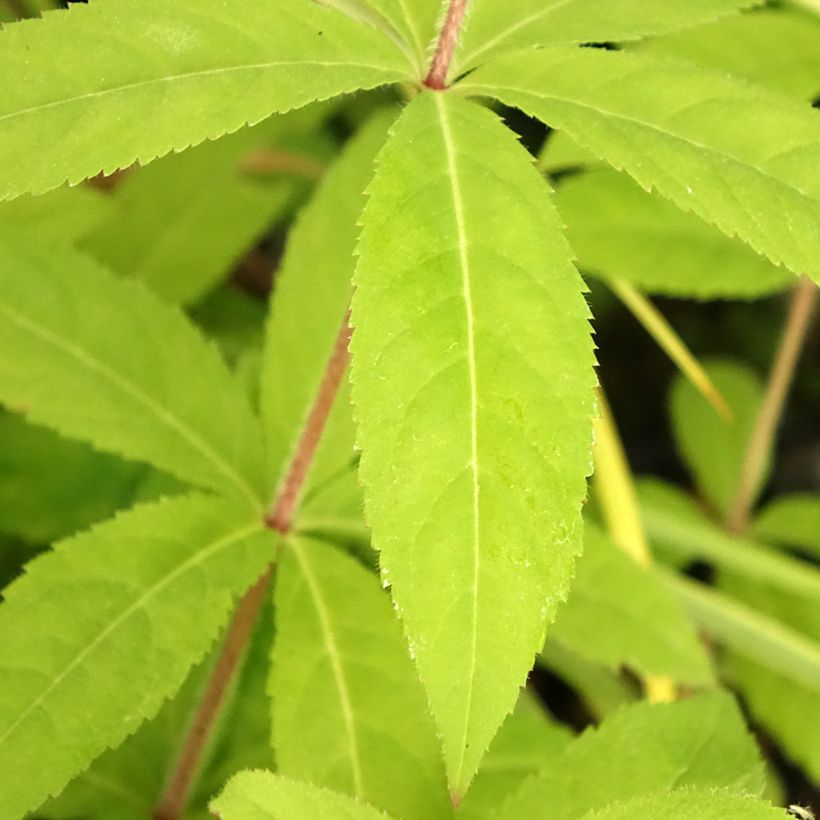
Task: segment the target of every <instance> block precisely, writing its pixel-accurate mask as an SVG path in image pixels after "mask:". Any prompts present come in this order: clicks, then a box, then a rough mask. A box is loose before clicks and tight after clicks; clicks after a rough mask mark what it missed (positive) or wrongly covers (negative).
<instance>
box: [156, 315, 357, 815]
mask: <svg viewBox="0 0 820 820" xmlns="http://www.w3.org/2000/svg"><path fill="white" fill-rule="evenodd" d="M349 317H350V311H348V312H347V314H346V315H345V319H344V322H343V324H342V327H341V329H340V331H339V335H338V336H337V338H336V344H335V346H334V348H333V352H332V353H331V356H330V359H329V360H328V363H327V366H326V368H325V373H324V376H323V377H322V382H321V384H320V385H319V390H318V392H317V393H316V398H315V400H314V402H313V407H311V410H310V414H309V415H308V419H307V422H306V423H305V426H304V428H303V429H302V434H301V436H300V438H299V443H298V444H297V446H296V453H295V454H294V456H293V460H292V461H291V463H290V466H289V468H288V471H287V474H286V476H285V480H284V483H283V484H282V487H281V489H280V491H279V493H278V495H277V498H276V501H275V503H274V505H273V507H272V509H271V511H270V512H269V513H268V515H266V516H265V525H266V526H267V527H270V528H271V529H274V530H276V531H277V532H278V533H280V534H281V535H286V534H287V533H288V532H290V529H291V526H292V525H293V516H294V513H295V512H296V509H297V507H298V504H299V497H300V495H301V492H302V487H303V485H304V483H305V479H306V478H307V474H308V470H309V469H310V465H311V462H312V461H313V457H314V455H315V454H316V448H317V446H318V444H319V439H320V438H321V436H322V431H323V430H324V428H325V425H326V423H327V419H328V416H329V415H330V410H331V408H332V407H333V402H334V399H335V398H336V393H337V392H338V390H339V385H340V384H341V382H342V377H343V376H344V372H345V368H346V367H347V362H348V359H349V353H348V344H349V343H350V334H351V330H350V325H349V323H348V319H349ZM271 574H272V567H268V569H267V570H266V571H265V574H264V575H263V576H262V577H261V578H260V579H259V580H258V581H257V582H256V583H255V584H254V585H253V586H252V587H251V588H250V589H249V590H248V591H247V592H246V593H245V594H244V595H243V596H242V598H241V600H240V601H239V604H238V605H237V608H236V612H235V613H234V616H233V620H232V621H231V624H230V626H229V627H228V631H227V633H226V635H225V641H224V644H223V647H222V652H221V654H220V656H219V658H218V659H217V661H216V665H215V666H214V668H213V671H212V672H211V676H210V678H209V680H208V684H207V686H206V688H205V693H204V695H203V696H202V700H201V702H200V704H199V708H198V709H197V712H196V715H195V716H194V720H193V723H192V725H191V728H190V730H189V731H188V735H187V737H186V738H185V743H184V744H183V747H182V752H181V753H180V756H179V758H178V760H177V762H176V765H175V767H174V771H173V773H172V775H171V777H170V779H169V781H168V785H167V786H166V788H165V792H164V794H163V796H162V798H161V800H160V802H159V805H158V806H157V808H156V810H155V811H154V820H177V818H179V817H180V816H181V815H182V813H183V811H185V807H186V805H187V803H188V798H189V796H190V792H191V788H192V787H193V784H194V782H195V777H196V774H197V772H198V770H199V767H200V764H201V762H202V755H203V753H204V751H205V747H206V745H207V742H208V738H209V737H210V735H211V732H212V731H213V728H214V724H215V722H216V718H217V716H218V715H219V710H220V709H221V707H222V705H223V703H224V701H225V695H226V694H227V691H228V688H229V687H230V684H231V681H232V680H233V677H234V675H235V674H236V671H237V669H238V667H239V661H240V659H241V658H242V654H243V652H244V650H245V646H246V645H247V643H248V641H249V640H250V637H251V634H252V633H253V629H254V626H255V625H256V621H257V619H258V617H259V613H260V611H261V609H262V604H263V602H264V600H265V595H266V593H267V589H268V586H269V584H270V579H271Z"/></svg>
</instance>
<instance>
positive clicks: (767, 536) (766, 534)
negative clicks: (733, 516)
mask: <svg viewBox="0 0 820 820" xmlns="http://www.w3.org/2000/svg"><path fill="white" fill-rule="evenodd" d="M752 533H753V534H754V535H755V536H756V537H757V538H761V539H763V540H766V541H770V542H772V543H775V544H785V545H787V546H790V547H798V548H799V549H802V550H806V552H808V553H809V554H811V555H814V556H816V557H818V558H820V495H816V494H812V493H795V494H793V495H784V496H781V497H780V498H776V499H775V500H774V501H772V502H770V503H769V504H767V505H766V506H765V507H764V508H763V510H762V511H761V512H760V514H759V515H758V516H757V518H756V519H755V521H754V523H753V524H752Z"/></svg>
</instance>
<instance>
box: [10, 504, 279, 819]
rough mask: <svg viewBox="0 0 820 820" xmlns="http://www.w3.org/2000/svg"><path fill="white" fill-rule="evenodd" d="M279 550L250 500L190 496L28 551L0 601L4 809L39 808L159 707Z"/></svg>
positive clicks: (14, 812)
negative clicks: (46, 550)
mask: <svg viewBox="0 0 820 820" xmlns="http://www.w3.org/2000/svg"><path fill="white" fill-rule="evenodd" d="M273 548H274V541H273V537H272V535H271V534H270V533H267V532H262V531H261V525H260V524H259V523H258V522H256V521H254V520H251V519H250V518H249V515H248V512H247V510H246V509H244V508H242V507H241V506H237V505H234V504H232V503H228V502H224V501H219V500H216V499H214V498H208V497H204V496H187V497H184V498H179V499H174V500H170V501H164V502H160V503H159V504H153V505H147V506H144V507H139V508H136V509H135V510H133V511H131V512H129V513H126V514H123V515H121V516H118V517H117V518H115V519H112V520H110V521H108V522H106V523H105V524H103V525H100V526H99V527H97V528H95V529H93V530H90V531H88V532H86V533H83V534H81V535H78V536H75V537H74V538H71V539H69V540H67V541H63V542H61V543H60V544H59V545H57V547H56V548H55V550H54V552H53V553H50V554H47V555H45V556H43V557H42V558H38V559H36V560H35V561H34V562H32V563H31V564H30V565H29V567H28V572H27V574H26V575H25V576H23V577H22V578H20V579H19V580H17V581H16V582H14V583H13V584H11V586H9V587H8V588H7V589H6V591H5V601H4V603H3V604H2V605H0V669H2V678H3V687H2V689H0V766H2V769H3V772H4V777H3V784H2V788H0V814H2V816H3V817H8V818H9V820H11V818H17V817H20V816H22V815H23V813H24V812H26V811H28V810H31V809H35V808H36V807H37V806H38V805H39V803H41V802H42V801H43V800H44V799H45V798H46V797H48V796H49V795H53V794H56V793H57V792H58V791H59V790H60V789H61V788H62V787H63V786H64V785H65V784H66V783H67V782H68V780H69V779H70V778H71V777H72V776H73V775H75V774H77V773H78V772H79V771H81V770H82V769H84V768H85V767H86V766H88V764H89V763H91V761H92V760H93V759H94V758H95V757H96V756H97V755H98V754H100V753H101V752H103V751H104V750H105V749H106V748H107V747H109V746H116V745H118V744H119V743H121V742H122V741H123V740H124V739H125V738H126V737H127V736H128V735H129V734H130V733H132V732H133V731H134V730H135V729H136V728H137V727H138V726H139V725H140V723H141V722H142V721H143V720H145V719H146V718H147V717H150V716H152V715H153V714H155V713H156V711H157V710H158V709H159V707H160V705H161V703H162V701H163V700H164V699H165V698H166V697H168V696H169V695H171V694H172V693H173V692H174V691H175V690H176V689H177V688H178V687H179V686H180V685H181V683H182V681H183V680H184V677H185V674H186V673H187V671H188V669H189V668H190V667H191V666H192V665H193V664H194V663H196V662H197V661H198V660H199V659H200V658H201V657H202V656H203V655H204V654H205V652H206V651H207V649H208V647H209V646H210V645H211V643H212V642H213V640H214V638H215V637H216V634H217V632H218V630H219V628H220V627H221V626H222V624H223V623H224V622H225V620H226V619H227V617H228V614H229V612H230V608H231V604H232V602H233V599H234V598H235V597H236V596H238V595H239V594H240V593H241V592H243V591H244V589H245V588H246V587H247V586H248V585H250V583H251V582H252V581H253V580H254V579H255V578H256V577H257V576H258V575H259V574H260V573H261V572H262V570H263V569H264V567H265V565H266V564H267V563H268V561H270V560H271V557H272V555H273ZM45 759H48V765H42V764H43V760H45Z"/></svg>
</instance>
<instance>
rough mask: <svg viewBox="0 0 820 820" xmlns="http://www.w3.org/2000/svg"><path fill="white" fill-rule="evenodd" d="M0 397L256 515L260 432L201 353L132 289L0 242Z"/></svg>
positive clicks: (207, 350)
mask: <svg viewBox="0 0 820 820" xmlns="http://www.w3.org/2000/svg"><path fill="white" fill-rule="evenodd" d="M0 348H1V349H3V350H13V351H14V356H4V357H3V358H2V362H0V399H2V401H3V402H4V403H5V404H7V405H8V406H10V407H12V408H13V409H16V410H22V411H24V412H25V413H26V415H27V416H28V418H30V419H31V420H32V421H33V422H35V423H37V424H43V425H46V426H49V427H51V428H53V429H55V430H57V431H58V432H60V433H63V434H65V435H69V436H73V437H76V438H81V439H84V440H86V441H90V442H92V443H93V444H94V445H95V446H97V447H100V448H103V449H105V450H108V451H111V452H113V453H116V454H118V455H122V456H125V457H126V458H131V459H139V460H144V461H148V462H151V463H152V464H154V465H155V466H157V467H159V468H160V469H163V470H167V471H168V472H170V473H172V474H173V475H175V476H177V477H178V478H181V479H183V480H185V481H189V482H192V483H194V484H197V485H201V486H205V487H211V488H214V489H217V490H221V491H225V492H228V493H231V494H233V495H236V496H240V497H242V498H244V499H245V500H246V502H248V503H250V504H252V505H253V506H254V507H258V506H259V504H260V502H259V493H260V492H261V485H262V477H261V472H262V465H261V461H262V457H261V453H260V452H259V449H260V448H259V440H260V436H261V434H260V432H259V430H258V424H257V422H256V419H255V418H254V417H253V415H252V412H251V409H250V407H249V405H248V402H247V400H246V399H245V397H244V395H242V393H241V391H240V390H239V387H238V385H236V384H235V383H234V380H233V377H232V376H231V374H230V373H229V371H228V370H227V368H226V367H225V365H224V363H223V362H222V360H221V359H220V358H219V356H218V354H217V352H216V350H215V349H214V348H213V346H212V345H210V344H208V343H206V342H205V341H204V340H203V338H202V337H201V335H200V334H199V333H198V332H197V331H196V330H195V329H194V328H193V327H192V326H191V325H190V323H189V322H188V321H187V320H186V319H185V318H184V317H183V316H182V315H181V314H180V312H179V311H178V310H176V309H175V308H172V307H170V306H167V305H166V304H164V303H163V302H162V301H161V300H160V299H159V298H158V297H156V296H154V295H153V294H152V293H150V292H149V291H148V290H147V289H146V288H145V286H144V285H142V284H141V283H139V282H129V281H125V280H122V279H119V278H117V277H115V276H113V275H111V274H110V273H108V272H107V271H106V270H104V269H103V268H100V267H99V266H98V265H97V264H96V263H94V262H93V261H92V260H90V259H89V258H88V257H86V256H85V255H83V254H80V253H77V252H74V251H69V250H68V249H60V250H51V249H49V248H47V247H45V246H41V245H40V244H39V243H37V242H35V241H30V240H27V238H26V237H25V236H22V235H21V236H19V237H15V239H14V240H11V239H10V238H7V239H6V240H4V241H0Z"/></svg>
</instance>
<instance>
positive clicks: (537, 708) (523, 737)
mask: <svg viewBox="0 0 820 820" xmlns="http://www.w3.org/2000/svg"><path fill="white" fill-rule="evenodd" d="M571 738H572V733H571V732H570V730H569V729H568V728H566V727H565V726H562V725H561V724H560V723H556V722H554V721H552V720H550V719H549V718H548V717H547V714H546V712H545V711H544V708H543V707H542V706H541V705H540V704H539V703H538V702H537V701H536V699H535V698H534V697H533V696H532V695H530V694H528V693H527V690H526V689H525V690H524V691H523V692H522V693H521V697H520V698H519V700H518V703H517V705H516V707H515V711H513V712H512V713H511V714H510V715H509V716H508V717H507V719H506V720H505V721H504V725H503V726H502V727H501V729H499V731H498V734H497V735H496V736H495V738H494V739H493V742H492V743H491V744H490V748H489V749H488V750H487V754H486V755H485V757H484V760H482V761H481V767H480V768H479V770H478V774H477V775H476V777H475V780H474V781H473V782H472V783H471V784H470V791H468V792H467V796H466V797H465V799H464V801H463V802H462V803H461V804H460V805H459V807H458V810H457V812H456V817H457V818H458V820H484V819H485V818H490V817H492V816H493V814H494V812H495V810H496V809H497V808H498V807H499V806H500V805H501V804H502V803H503V802H504V800H505V799H506V798H507V796H508V795H509V794H511V793H512V792H513V791H515V790H517V788H518V787H519V786H520V785H521V783H523V782H524V780H526V778H527V777H529V776H530V775H534V774H536V773H537V772H538V771H540V770H541V769H542V768H543V767H544V766H546V765H547V764H548V763H549V761H551V760H553V759H554V758H555V756H556V755H558V754H560V753H561V751H562V750H563V749H564V748H565V747H566V745H567V744H568V743H569V741H570V740H571Z"/></svg>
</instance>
